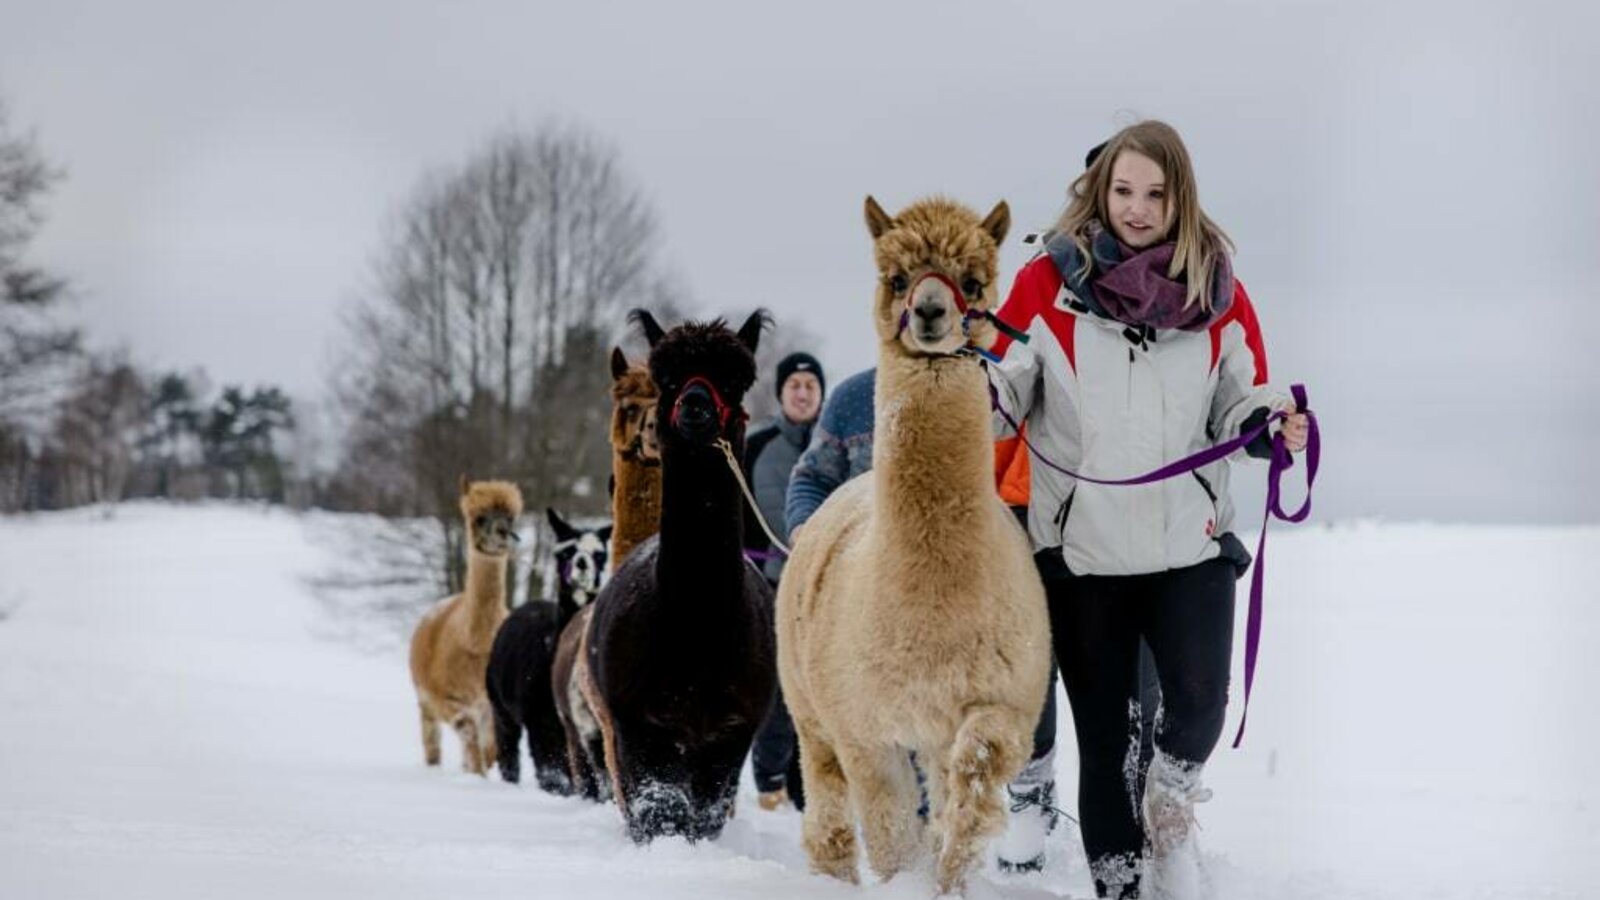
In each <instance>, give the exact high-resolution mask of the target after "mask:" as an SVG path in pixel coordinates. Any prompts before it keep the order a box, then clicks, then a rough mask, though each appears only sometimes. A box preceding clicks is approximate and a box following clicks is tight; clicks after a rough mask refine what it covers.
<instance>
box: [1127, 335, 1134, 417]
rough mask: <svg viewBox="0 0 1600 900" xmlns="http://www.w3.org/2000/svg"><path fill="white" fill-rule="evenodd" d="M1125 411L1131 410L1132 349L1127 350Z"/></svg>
mask: <svg viewBox="0 0 1600 900" xmlns="http://www.w3.org/2000/svg"><path fill="white" fill-rule="evenodd" d="M1127 399H1128V403H1127V407H1126V408H1127V409H1133V348H1132V347H1129V348H1128V392H1127Z"/></svg>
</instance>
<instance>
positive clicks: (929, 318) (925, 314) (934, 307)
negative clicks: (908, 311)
mask: <svg viewBox="0 0 1600 900" xmlns="http://www.w3.org/2000/svg"><path fill="white" fill-rule="evenodd" d="M912 312H914V313H916V316H917V318H918V319H920V320H922V323H923V324H924V325H932V324H934V323H936V322H938V321H939V320H940V319H942V318H944V315H945V308H944V304H943V303H941V302H939V301H938V300H934V299H931V298H926V297H925V298H923V299H922V300H919V301H917V305H916V307H915V308H914V309H913V310H912Z"/></svg>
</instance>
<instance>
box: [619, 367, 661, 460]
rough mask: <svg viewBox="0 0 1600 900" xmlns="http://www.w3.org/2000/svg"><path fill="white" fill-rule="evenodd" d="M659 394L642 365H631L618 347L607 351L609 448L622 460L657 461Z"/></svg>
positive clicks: (659, 443) (659, 455) (658, 448)
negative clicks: (609, 353) (609, 376)
mask: <svg viewBox="0 0 1600 900" xmlns="http://www.w3.org/2000/svg"><path fill="white" fill-rule="evenodd" d="M660 397H661V392H660V391H659V390H657V389H656V383H655V381H653V380H652V379H651V378H650V371H649V370H648V369H646V368H645V367H644V366H642V365H632V364H630V363H629V362H628V358H627V357H626V356H624V355H623V354H622V348H620V347H614V348H612V350H611V404H612V408H611V446H612V448H613V449H615V450H617V451H618V452H620V453H621V454H622V456H623V458H624V459H627V460H629V461H632V462H642V463H645V464H646V465H652V464H655V463H659V462H660V461H661V442H660V439H659V438H658V436H657V433H656V403H657V401H659V400H660Z"/></svg>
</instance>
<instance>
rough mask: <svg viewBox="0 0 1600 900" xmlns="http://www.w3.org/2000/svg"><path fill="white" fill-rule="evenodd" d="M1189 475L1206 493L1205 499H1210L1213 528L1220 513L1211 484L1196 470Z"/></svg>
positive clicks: (1213, 536) (1215, 493)
mask: <svg viewBox="0 0 1600 900" xmlns="http://www.w3.org/2000/svg"><path fill="white" fill-rule="evenodd" d="M1189 474H1190V475H1193V476H1194V480H1195V481H1198V482H1200V489H1201V490H1203V491H1205V492H1206V496H1207V497H1210V498H1211V521H1212V524H1213V526H1214V525H1215V524H1216V521H1217V518H1218V517H1219V516H1220V515H1222V511H1221V510H1219V509H1217V492H1216V491H1214V490H1212V489H1211V482H1209V481H1207V480H1206V477H1205V476H1204V475H1201V474H1200V472H1199V471H1198V470H1196V471H1192V472H1190V473H1189ZM1215 537H1216V536H1215V535H1212V538H1213V539H1215Z"/></svg>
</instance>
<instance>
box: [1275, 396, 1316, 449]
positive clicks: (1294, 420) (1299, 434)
mask: <svg viewBox="0 0 1600 900" xmlns="http://www.w3.org/2000/svg"><path fill="white" fill-rule="evenodd" d="M1298 409H1299V407H1298V406H1291V407H1289V409H1288V410H1287V411H1288V413H1289V417H1288V418H1287V419H1284V420H1283V428H1282V430H1281V432H1280V433H1281V434H1282V435H1283V446H1285V447H1287V448H1288V449H1289V452H1290V453H1299V452H1300V451H1302V450H1304V449H1305V448H1306V439H1307V438H1308V437H1309V436H1310V434H1311V422H1310V420H1309V419H1307V418H1306V414H1305V413H1302V412H1297V411H1296V410H1298Z"/></svg>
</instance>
